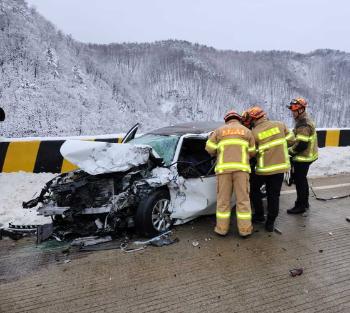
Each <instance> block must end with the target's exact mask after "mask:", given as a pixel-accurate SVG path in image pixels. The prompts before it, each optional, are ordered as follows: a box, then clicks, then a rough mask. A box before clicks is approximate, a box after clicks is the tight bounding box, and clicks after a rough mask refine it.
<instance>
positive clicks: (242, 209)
mask: <svg viewBox="0 0 350 313" xmlns="http://www.w3.org/2000/svg"><path fill="white" fill-rule="evenodd" d="M216 177H217V207H216V227H215V232H216V233H218V234H220V235H226V234H227V233H228V231H229V227H230V217H231V199H232V193H234V194H235V196H236V217H237V227H238V232H239V234H240V235H241V236H247V235H250V234H251V233H252V230H253V227H252V222H251V219H252V214H251V208H250V200H249V174H248V173H246V172H242V171H236V172H232V173H223V174H218V175H217V176H216Z"/></svg>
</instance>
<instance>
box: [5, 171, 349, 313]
mask: <svg viewBox="0 0 350 313" xmlns="http://www.w3.org/2000/svg"><path fill="white" fill-rule="evenodd" d="M342 183H350V176H338V177H333V178H326V179H317V180H314V182H313V184H314V186H325V185H329V184H342ZM317 193H318V194H319V195H322V196H334V195H344V194H350V187H349V186H345V187H338V188H336V189H329V190H324V189H323V190H319V191H317ZM294 198H295V194H285V195H283V196H282V197H281V211H280V216H279V219H278V223H277V228H278V229H279V230H281V232H282V234H278V233H272V234H271V233H266V232H265V231H264V229H263V226H262V225H257V226H256V227H255V232H254V234H253V236H252V237H250V238H248V239H240V238H239V237H238V236H237V231H236V226H235V221H234V220H233V221H232V225H231V232H230V234H229V235H228V236H227V237H225V238H221V237H217V236H215V235H214V234H213V232H212V230H213V227H214V223H215V219H214V217H203V218H200V219H198V220H196V221H194V222H192V223H188V224H186V225H182V226H180V227H176V228H175V230H174V233H175V236H176V237H178V238H179V242H178V243H176V244H173V245H170V246H165V247H161V248H157V247H147V248H146V249H145V250H143V251H139V252H133V253H125V252H122V251H121V250H109V251H99V252H84V253H82V252H73V251H71V252H70V253H68V252H67V251H66V250H65V248H66V246H65V245H62V244H60V243H57V242H49V243H45V244H42V245H40V246H36V245H35V244H34V242H33V239H31V238H27V239H22V240H19V241H17V242H14V241H12V240H9V239H3V240H1V241H0V312H4V313H5V312H6V313H10V312H86V313H88V312H220V313H222V312H269V313H272V312H288V313H297V312H350V240H349V239H350V223H349V222H347V221H346V217H347V216H349V217H350V198H345V199H341V200H332V201H329V202H323V201H317V200H315V199H313V198H311V208H310V212H309V214H308V216H288V215H287V214H286V213H285V210H286V209H287V208H289V207H291V205H292V204H293V201H294ZM195 241H198V243H199V244H198V246H194V245H193V242H195ZM294 268H302V269H303V274H302V275H300V276H296V277H291V276H290V274H289V271H290V270H291V269H294Z"/></svg>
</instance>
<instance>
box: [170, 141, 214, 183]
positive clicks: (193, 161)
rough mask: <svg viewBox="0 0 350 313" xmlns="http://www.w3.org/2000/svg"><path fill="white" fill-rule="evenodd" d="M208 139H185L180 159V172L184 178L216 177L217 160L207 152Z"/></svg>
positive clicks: (178, 165) (178, 166)
mask: <svg viewBox="0 0 350 313" xmlns="http://www.w3.org/2000/svg"><path fill="white" fill-rule="evenodd" d="M205 144H206V139H201V138H184V140H183V143H182V147H181V151H180V155H179V159H178V164H177V168H178V172H179V174H180V176H182V177H184V178H197V177H201V176H211V175H214V164H215V158H213V157H211V156H210V155H209V153H208V152H207V151H206V150H205Z"/></svg>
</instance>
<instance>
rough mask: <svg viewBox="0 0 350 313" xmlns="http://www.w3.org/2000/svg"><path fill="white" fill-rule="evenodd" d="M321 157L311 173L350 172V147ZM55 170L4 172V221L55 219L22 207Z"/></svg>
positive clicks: (0, 198) (0, 220)
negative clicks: (43, 171) (51, 171)
mask: <svg viewBox="0 0 350 313" xmlns="http://www.w3.org/2000/svg"><path fill="white" fill-rule="evenodd" d="M319 154H320V155H319V159H318V160H317V161H316V162H315V163H314V164H312V166H311V168H310V172H309V176H310V177H311V176H314V177H315V176H325V175H336V174H343V173H350V147H334V148H333V147H332V148H322V149H320V150H319ZM53 176H54V174H48V173H41V174H31V173H23V172H20V173H0V224H2V225H3V227H7V226H8V223H9V222H12V223H14V224H27V225H30V224H42V223H45V222H47V221H50V220H51V219H49V218H45V217H42V216H37V215H36V211H35V210H24V209H22V202H23V201H28V200H30V199H32V198H33V196H34V194H38V193H39V192H40V191H41V189H42V187H43V186H44V184H45V183H46V182H47V181H49V180H50V179H51V178H52V177H53ZM0 227H1V225H0Z"/></svg>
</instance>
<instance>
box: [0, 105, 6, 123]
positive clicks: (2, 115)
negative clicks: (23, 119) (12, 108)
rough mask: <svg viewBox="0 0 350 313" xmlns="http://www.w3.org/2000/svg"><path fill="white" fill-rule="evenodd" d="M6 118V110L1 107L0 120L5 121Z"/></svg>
mask: <svg viewBox="0 0 350 313" xmlns="http://www.w3.org/2000/svg"><path fill="white" fill-rule="evenodd" d="M4 120H5V111H4V110H3V109H2V108H0V122H3V121H4Z"/></svg>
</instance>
